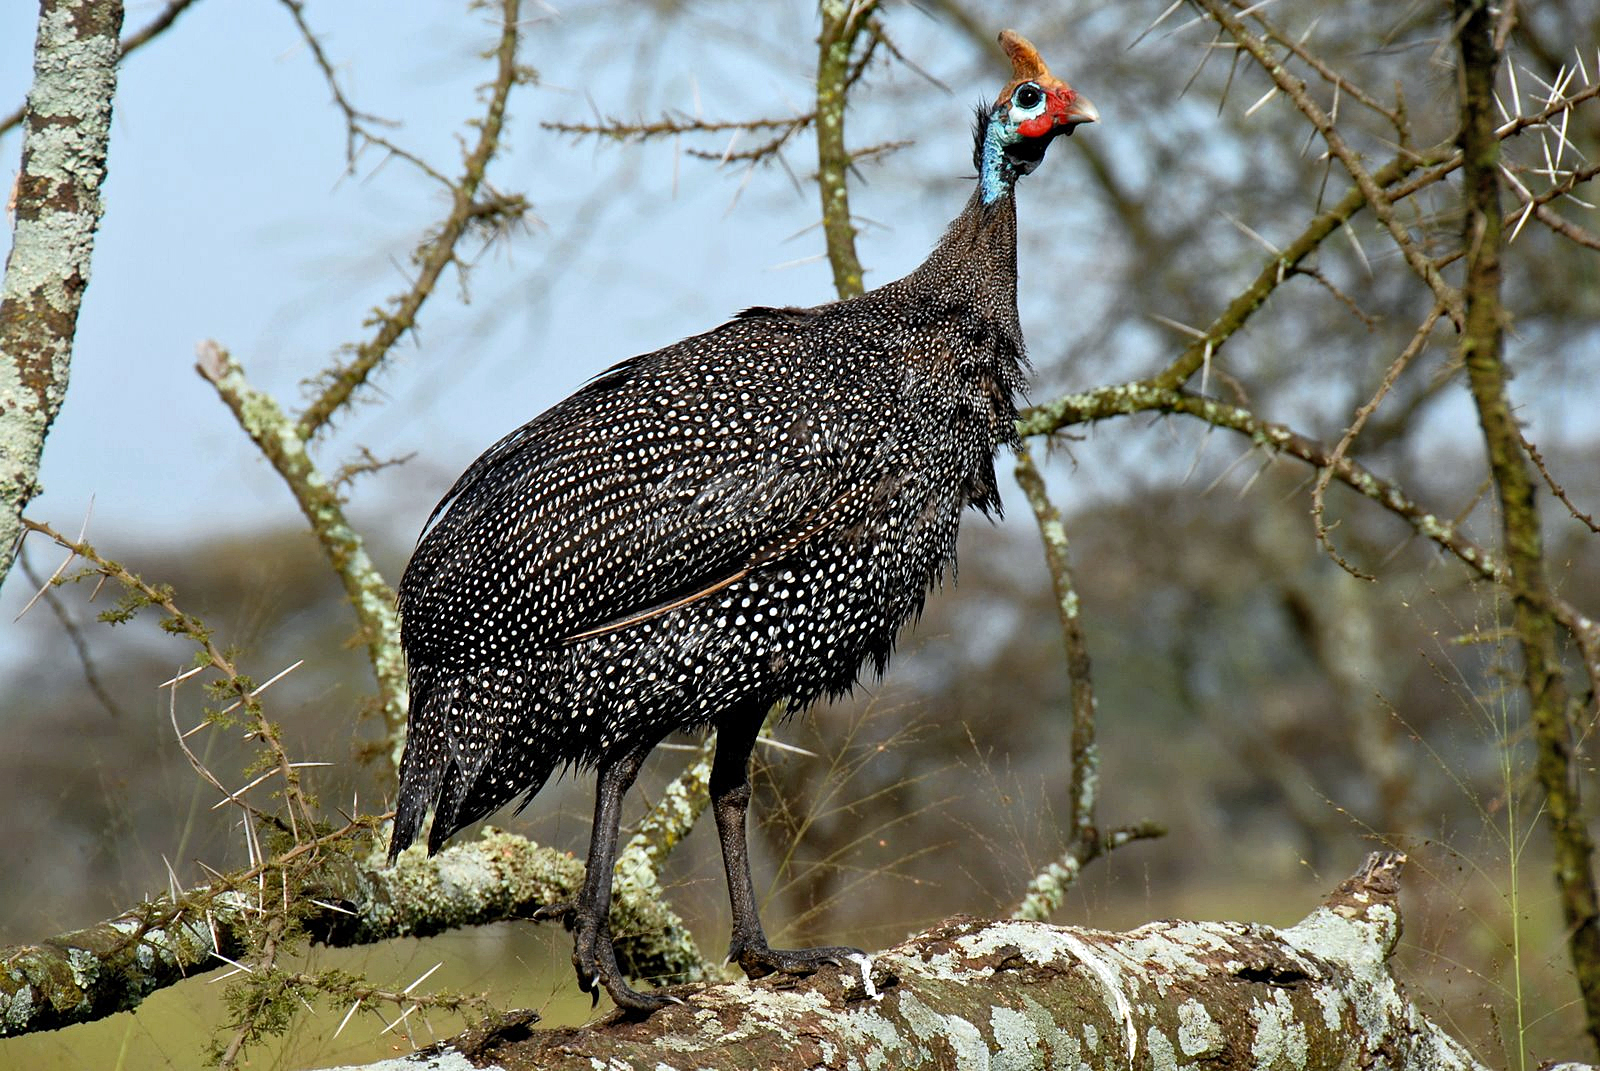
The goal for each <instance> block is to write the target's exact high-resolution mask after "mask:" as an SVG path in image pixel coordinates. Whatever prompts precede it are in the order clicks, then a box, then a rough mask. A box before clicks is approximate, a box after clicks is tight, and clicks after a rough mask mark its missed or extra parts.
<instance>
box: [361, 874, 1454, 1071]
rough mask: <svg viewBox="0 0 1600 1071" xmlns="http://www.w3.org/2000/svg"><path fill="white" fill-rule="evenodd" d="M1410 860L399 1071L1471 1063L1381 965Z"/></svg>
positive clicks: (991, 926) (705, 1001)
mask: <svg viewBox="0 0 1600 1071" xmlns="http://www.w3.org/2000/svg"><path fill="white" fill-rule="evenodd" d="M1403 861H1404V856H1400V855H1398V854H1396V853H1385V854H1382V855H1377V856H1374V857H1372V859H1370V860H1369V862H1368V864H1367V866H1365V867H1364V868H1363V869H1362V871H1361V872H1360V873H1359V874H1357V875H1356V876H1355V877H1354V878H1352V879H1350V880H1349V881H1347V882H1345V883H1344V884H1343V885H1341V886H1340V887H1339V888H1338V889H1337V890H1336V891H1335V892H1334V893H1333V894H1332V895H1331V896H1330V897H1329V898H1328V900H1327V901H1326V903H1324V904H1323V905H1322V906H1320V907H1318V908H1317V909H1316V910H1315V911H1313V912H1312V913H1311V914H1310V915H1308V916H1307V917H1306V918H1305V919H1304V920H1302V921H1301V922H1300V923H1299V924H1298V925H1296V926H1293V927H1289V928H1287V929H1275V928H1273V927H1269V926H1260V925H1252V924H1248V923H1236V922H1222V923H1195V922H1153V923H1150V924H1148V925H1146V926H1141V927H1140V928H1138V929H1136V930H1132V931H1130V932H1127V933H1107V932H1103V931H1098V930H1086V929H1077V928H1067V927H1055V926H1050V925H1047V924H1045V923H1040V922H1025V921H1020V920H1007V921H1000V922H987V921H984V920H981V919H973V918H963V917H957V918H954V919H951V920H949V921H947V922H944V923H942V924H940V925H938V926H935V927H934V928H932V929H931V930H927V931H925V932H923V933H920V934H918V935H917V936H915V937H913V938H911V939H910V940H908V941H906V942H904V943H902V944H900V945H897V946H895V947H894V948H890V949H888V950H886V951H884V952H880V953H878V954H877V955H876V956H875V957H873V960H874V962H873V966H872V970H871V972H870V980H871V981H870V988H869V986H868V985H866V984H864V979H863V977H862V975H861V974H860V973H858V972H857V971H856V970H854V969H846V970H839V971H834V970H828V971H823V972H821V973H819V974H817V975H814V976H812V977H811V978H809V979H804V980H799V981H796V980H793V979H781V980H779V981H776V982H774V981H772V980H770V979H769V980H762V981H756V982H748V981H741V982H730V983H725V984H722V985H716V986H712V987H709V988H703V989H701V988H695V989H691V988H687V987H686V988H683V989H679V990H677V991H676V992H677V994H678V995H679V996H681V997H682V998H684V999H685V1000H686V1001H687V1003H686V1004H685V1005H683V1006H681V1007H670V1008H666V1009H664V1010H662V1011H660V1012H657V1013H655V1014H654V1015H652V1016H651V1017H650V1018H649V1019H648V1020H646V1021H643V1022H639V1021H636V1020H628V1019H625V1018H622V1017H620V1016H613V1017H611V1018H610V1019H608V1020H606V1021H604V1022H602V1023H601V1024H599V1025H598V1026H595V1027H590V1028H584V1029H581V1030H548V1031H541V1030H537V1029H534V1030H532V1031H531V1032H530V1031H529V1030H528V1029H527V1028H526V1022H525V1021H523V1022H522V1023H520V1024H519V1026H518V1028H517V1029H516V1030H513V1031H508V1032H507V1033H506V1034H505V1036H503V1037H498V1038H497V1037H495V1036H493V1034H492V1033H490V1034H488V1035H484V1034H477V1035H475V1036H474V1037H473V1038H472V1040H471V1061H470V1063H469V1062H468V1061H467V1059H466V1058H465V1056H464V1055H463V1054H462V1053H461V1052H460V1051H459V1050H456V1049H453V1048H452V1047H451V1046H450V1045H449V1044H448V1043H447V1044H446V1045H444V1046H440V1047H438V1048H435V1049H430V1050H425V1051H424V1052H422V1053H419V1054H417V1055H416V1056H414V1057H412V1058H410V1059H409V1060H404V1061H401V1062H400V1063H399V1064H398V1065H395V1064H391V1065H390V1066H395V1067H422V1066H430V1067H454V1066H460V1067H468V1066H479V1067H481V1066H486V1065H492V1066H500V1067H538V1068H541V1069H543V1071H560V1069H565V1068H574V1069H576V1068H582V1069H584V1071H588V1069H590V1068H595V1067H641V1068H645V1067H648V1068H655V1069H657V1071H671V1069H677V1068H710V1069H717V1068H738V1069H748V1068H751V1067H760V1068H764V1069H771V1071H787V1069H790V1068H794V1069H801V1068H804V1069H807V1071H809V1069H812V1068H818V1067H828V1068H847V1067H859V1068H871V1067H893V1068H899V1069H904V1071H915V1069H921V1068H951V1067H960V1068H976V1067H1005V1068H1011V1069H1016V1071H1023V1069H1035V1068H1037V1069H1044V1068H1056V1067H1072V1068H1075V1067H1080V1066H1091V1067H1154V1068H1163V1067H1185V1066H1201V1067H1205V1068H1208V1069H1215V1071H1229V1069H1234V1068H1239V1069H1243V1068H1262V1067H1292V1068H1296V1069H1297V1071H1320V1069H1330V1071H1331V1069H1335V1068H1341V1069H1342V1068H1349V1067H1366V1066H1375V1067H1387V1068H1391V1069H1394V1071H1424V1069H1426V1071H1442V1069H1450V1068H1457V1069H1461V1071H1481V1069H1482V1065H1480V1064H1479V1063H1478V1062H1477V1061H1475V1060H1474V1059H1473V1058H1472V1056H1471V1055H1470V1054H1469V1053H1468V1052H1467V1050H1466V1049H1465V1048H1464V1047H1463V1046H1461V1045H1460V1044H1459V1043H1458V1042H1456V1041H1455V1040H1454V1039H1452V1038H1451V1037H1449V1036H1448V1035H1447V1034H1446V1033H1445V1032H1444V1031H1443V1030H1441V1029H1440V1028H1439V1027H1438V1026H1437V1025H1436V1024H1434V1023H1433V1022H1432V1021H1431V1020H1429V1019H1428V1018H1427V1016H1425V1015H1424V1014H1423V1013H1422V1012H1421V1011H1419V1010H1418V1009H1417V1007H1416V1006H1415V1005H1414V1004H1412V1003H1411V1002H1410V1000H1409V999H1408V998H1407V996H1406V994H1405V992H1404V990H1403V989H1402V988H1401V987H1400V985H1399V984H1398V983H1397V982H1396V981H1395V979H1394V976H1393V975H1392V974H1391V973H1390V971H1389V969H1388V966H1387V960H1388V958H1389V956H1390V954H1391V953H1392V952H1393V950H1394V947H1395V944H1396V942H1397V941H1398V939H1399V936H1400V915H1399V906H1398V882H1397V880H1396V879H1397V876H1398V873H1399V869H1400V866H1401V864H1402V863H1403Z"/></svg>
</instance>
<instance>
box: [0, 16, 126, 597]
mask: <svg viewBox="0 0 1600 1071" xmlns="http://www.w3.org/2000/svg"><path fill="white" fill-rule="evenodd" d="M121 30H122V0H43V2H42V3H41V4H40V5H39V37H38V41H37V43H36V44H35V46H34V54H33V88H32V89H31V90H29V92H28V109H27V133H26V134H25V135H24V136H23V140H22V170H21V173H20V174H18V176H17V184H16V187H15V189H14V190H13V193H12V197H13V199H14V202H15V211H16V219H17V222H16V228H15V230H14V231H13V237H12V242H11V253H10V255H9V256H8V257H7V258H6V273H5V281H4V285H3V287H0V581H3V580H4V579H5V576H6V573H7V572H9V571H10V569H11V563H12V561H13V559H14V557H15V555H16V550H17V544H18V542H19V541H20V539H21V536H22V528H21V518H22V511H23V509H24V508H25V507H26V506H27V504H28V502H29V500H30V499H32V498H33V496H34V495H35V494H37V493H38V490H39V485H38V472H39V455H40V453H41V452H42V451H43V450H44V437H45V433H46V432H48V431H49V430H50V424H51V422H52V421H54V420H55V418H56V413H57V412H59V411H60V409H61V401H62V399H63V398H64V397H65V396H66V392H67V370H68V368H69V366H70V365H71V362H72V341H73V336H74V335H75V334H76V333H77V329H78V307H79V305H80V304H81V302H82V300H83V291H84V288H85V287H86V286H88V285H89V259H90V255H91V254H92V253H93V252H94V232H95V228H96V227H98V226H99V225H100V213H101V200H100V190H101V188H102V186H104V184H105V178H106V145H107V142H108V141H109V140H110V136H111V97H112V94H113V93H114V92H115V91H116V88H117V58H118V56H119V55H120V49H119V47H118V44H117V34H118V33H120V32H121Z"/></svg>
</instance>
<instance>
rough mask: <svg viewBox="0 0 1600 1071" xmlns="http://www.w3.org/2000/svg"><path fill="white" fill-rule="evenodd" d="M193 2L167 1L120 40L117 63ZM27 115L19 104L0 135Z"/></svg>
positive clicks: (3, 121) (0, 123)
mask: <svg viewBox="0 0 1600 1071" xmlns="http://www.w3.org/2000/svg"><path fill="white" fill-rule="evenodd" d="M193 3H194V0H168V3H167V6H166V7H164V8H162V9H161V10H160V11H159V12H158V13H157V14H156V15H155V17H154V18H152V19H151V20H150V21H149V22H147V23H145V24H144V25H143V26H141V27H139V29H137V30H135V31H134V32H133V33H130V34H129V35H128V36H126V37H124V38H123V39H122V42H121V43H120V44H119V45H118V46H117V61H118V62H119V63H120V62H121V61H122V60H124V59H126V58H127V57H128V55H129V53H132V52H135V51H137V50H138V49H140V48H142V47H143V46H145V45H147V44H149V43H150V42H151V41H153V40H155V39H156V38H157V37H159V36H161V34H162V33H164V32H165V31H166V30H167V28H168V27H170V26H171V25H172V24H173V23H174V22H176V21H178V16H179V15H181V14H183V13H184V11H186V10H187V9H188V8H189V5H191V4H193ZM27 114H28V105H27V104H26V103H24V104H19V105H18V106H17V107H16V109H15V110H14V111H12V112H11V113H10V114H9V115H7V116H6V117H5V118H3V119H0V135H4V134H7V133H9V132H10V130H11V128H12V127H14V126H16V125H18V124H19V123H21V122H22V118H23V116H25V115H27Z"/></svg>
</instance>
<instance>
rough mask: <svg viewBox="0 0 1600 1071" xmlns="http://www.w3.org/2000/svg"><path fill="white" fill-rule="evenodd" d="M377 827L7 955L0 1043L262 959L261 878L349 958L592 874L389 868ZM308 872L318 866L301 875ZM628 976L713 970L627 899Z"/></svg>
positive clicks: (622, 951)
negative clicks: (367, 947) (377, 846)
mask: <svg viewBox="0 0 1600 1071" xmlns="http://www.w3.org/2000/svg"><path fill="white" fill-rule="evenodd" d="M375 825H376V821H375V820H364V821H362V822H359V823H353V824H351V825H349V826H346V827H344V828H343V829H340V830H338V831H336V832H334V833H331V834H328V835H325V836H323V837H321V838H319V839H318V840H317V841H316V842H315V843H314V844H312V843H309V842H308V843H307V844H306V845H303V846H301V847H300V848H298V849H295V850H294V851H292V852H290V853H286V854H284V855H281V856H278V857H275V858H272V859H270V860H268V861H267V862H266V863H265V864H264V865H263V867H261V868H255V869H252V870H248V871H242V872H240V873H237V874H231V875H228V876H225V877H221V878H218V879H217V880H216V881H213V882H211V883H210V884H208V885H204V886H201V887H198V888H194V889H188V890H185V891H182V892H180V893H178V894H177V895H176V896H173V895H170V894H169V895H165V896H159V897H156V898H154V899H152V900H150V901H148V902H146V903H144V904H140V905H139V906H137V907H135V908H133V909H131V910H129V911H127V912H124V913H123V914H121V915H119V916H117V917H116V918H113V919H109V920H107V921H105V922H103V923H101V924H99V925H97V926H91V927H89V928H87V929H84V930H78V931H75V932H72V933H65V934H61V935H60V936H57V937H54V938H52V939H50V940H48V941H45V942H43V943H41V944H38V945H25V946H21V947H15V948H9V949H5V950H3V951H0V1036H9V1035H16V1034H24V1033H30V1032H33V1031H39V1030H54V1029H57V1028H59V1027H62V1026H67V1025H70V1024H72V1023H82V1022H89V1021H92V1020H94V1019H99V1018H103V1017H105V1016H107V1015H111V1014H113V1013H115V1012H118V1011H126V1010H128V1009H130V1008H133V1007H136V1006H137V1005H138V1004H139V1003H140V1002H142V1001H143V1000H144V998H145V997H147V996H149V995H150V994H151V993H153V992H155V991H156V990H158V989H162V988H165V987H166V986H170V985H175V984H177V983H178V982H180V981H182V980H184V979H185V978H191V977H194V976H195V975H197V974H201V973H205V972H208V971H212V970H216V969H219V968H223V967H226V966H228V961H230V960H240V959H243V958H245V957H247V956H250V955H252V954H253V950H254V949H256V948H258V947H259V942H260V935H259V933H258V932H257V929H258V928H259V926H260V925H261V923H262V921H263V912H262V910H261V905H260V904H259V903H258V901H257V895H256V889H257V887H258V880H259V878H260V876H261V875H262V874H263V873H267V872H271V873H272V874H273V880H272V881H271V882H268V883H267V885H268V887H269V888H275V887H276V885H277V884H278V880H279V879H278V875H286V876H287V877H288V879H289V881H290V882H291V884H290V885H289V886H286V887H285V889H284V897H283V899H284V900H285V902H287V903H288V904H290V905H291V914H290V915H289V916H288V918H287V923H288V926H289V930H290V932H303V933H304V934H306V935H309V936H310V938H311V939H312V940H315V941H318V942H321V943H324V944H327V945H330V946H333V947H348V946H353V945H361V944H372V943H375V942H378V941H386V940H390V939H392V938H395V937H407V936H410V937H423V936H428V935H430V934H437V933H443V932H445V931H447V930H454V929H460V928H462V927H465V926H480V925H485V924H488V923H491V922H502V921H509V920H518V919H528V918H531V917H532V916H533V915H534V913H535V912H536V911H537V910H538V909H539V908H541V907H548V906H551V905H554V904H558V903H561V902H563V901H567V900H570V899H571V898H572V897H573V896H575V895H576V894H577V891H578V889H579V887H580V886H581V885H582V883H583V864H582V863H581V862H580V861H579V860H577V859H575V858H573V857H572V856H571V855H570V854H568V853H566V852H559V851H556V850H555V849H553V848H546V847H541V846H540V845H538V844H535V843H533V842H532V841H529V840H526V839H524V838H522V837H518V836H514V835H512V834H509V833H502V832H500V831H498V830H491V829H486V830H484V832H483V835H482V836H481V837H479V838H478V839H477V840H473V841H470V842H467V843H464V844H458V845H455V846H453V847H450V848H447V849H445V850H444V851H442V852H440V853H439V854H438V855H436V856H434V857H433V858H431V859H430V858H427V857H426V856H425V855H424V854H423V853H422V851H420V850H416V849H414V850H411V851H408V852H405V853H403V854H402V855H401V856H400V859H399V860H398V861H397V863H396V865H395V866H393V867H389V866H385V865H383V862H382V859H381V855H380V854H379V853H377V852H372V853H371V855H370V856H369V854H368V851H367V849H369V848H370V847H371V845H372V840H371V837H372V836H373V834H374V832H375V829H374V827H375ZM308 859H315V865H312V866H301V865H297V864H301V863H303V862H305V861H306V860H308ZM612 926H613V929H614V930H616V932H617V933H618V935H619V936H618V941H617V954H618V956H619V958H620V959H621V960H622V966H623V970H625V971H627V972H628V973H629V974H631V975H633V976H634V977H638V978H651V979H656V980H663V981H689V980H695V979H699V978H700V977H702V974H703V972H704V970H705V963H704V960H703V959H701V958H700V957H699V955H698V953H692V950H693V948H694V943H693V939H692V938H691V937H689V936H688V931H687V929H686V928H685V927H684V925H683V922H682V921H681V920H680V919H679V918H678V917H677V916H676V915H675V914H674V913H673V912H672V910H671V908H669V907H667V906H666V904H665V903H664V902H663V901H661V900H660V899H659V898H655V897H648V896H639V895H635V894H633V893H632V892H631V891H630V890H627V889H624V888H620V887H619V889H618V892H617V902H616V904H615V906H614V907H613V909H612Z"/></svg>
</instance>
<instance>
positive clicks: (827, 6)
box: [816, 0, 877, 299]
mask: <svg viewBox="0 0 1600 1071" xmlns="http://www.w3.org/2000/svg"><path fill="white" fill-rule="evenodd" d="M876 6H877V3H876V0H822V35H821V37H820V38H819V39H818V41H817V46H818V54H817V111H816V124H817V189H818V190H819V191H820V192H821V195H822V233H823V237H824V238H825V239H826V240H827V244H828V263H829V264H830V265H831V266H832V268H833V288H834V290H836V291H837V292H838V294H839V297H840V298H841V299H844V298H853V297H859V296H861V294H862V293H864V292H865V290H866V287H865V284H864V283H863V282H862V273H861V260H860V258H858V257H857V256H856V228H855V224H854V223H853V222H852V221H851V219H850V188H849V185H848V182H847V179H846V173H847V172H848V171H849V170H850V150H849V149H847V148H845V144H844V113H845V106H846V104H847V103H848V102H849V89H850V82H851V63H850V54H851V53H852V52H853V51H854V50H855V43H856V38H857V37H858V36H860V34H861V31H862V29H863V28H864V27H865V26H866V24H867V20H868V18H870V17H871V15H872V9H873V8H875V7H876Z"/></svg>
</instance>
